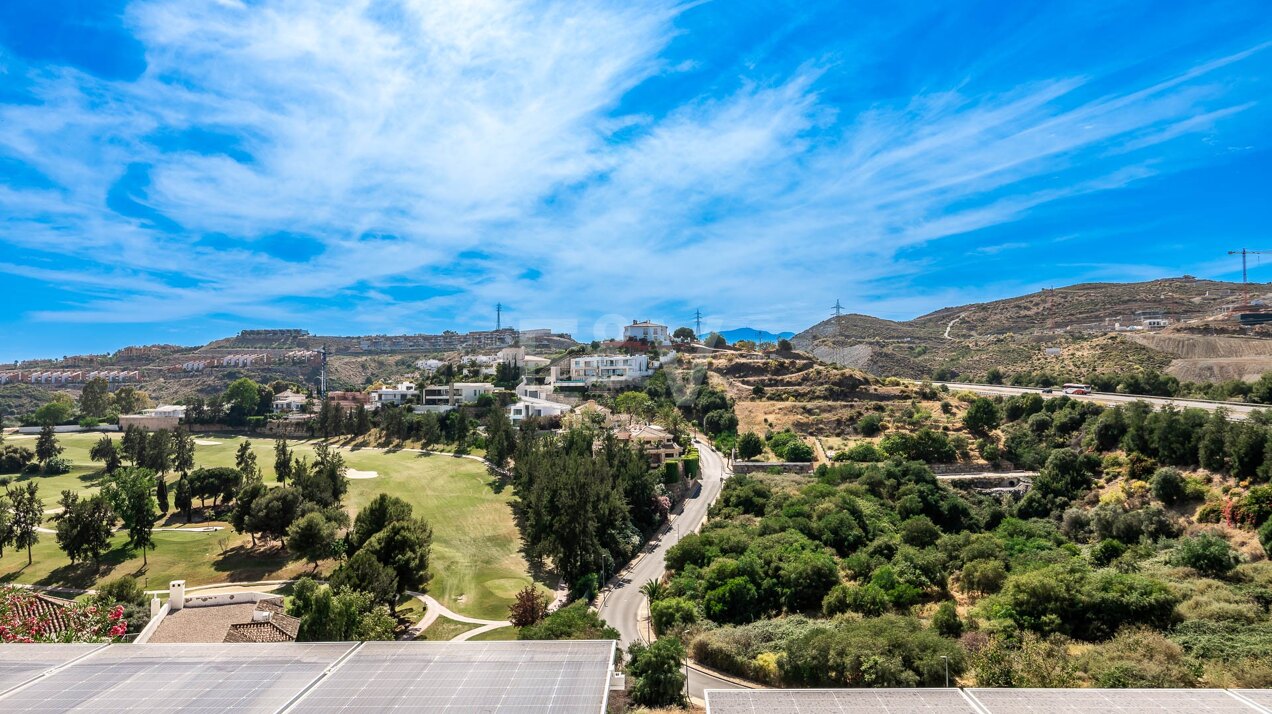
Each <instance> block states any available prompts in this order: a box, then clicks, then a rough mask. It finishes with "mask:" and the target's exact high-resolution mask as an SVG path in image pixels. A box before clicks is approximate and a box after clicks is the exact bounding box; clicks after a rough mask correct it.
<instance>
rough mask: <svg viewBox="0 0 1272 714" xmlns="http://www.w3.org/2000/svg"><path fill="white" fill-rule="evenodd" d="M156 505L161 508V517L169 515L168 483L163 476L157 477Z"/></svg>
mask: <svg viewBox="0 0 1272 714" xmlns="http://www.w3.org/2000/svg"><path fill="white" fill-rule="evenodd" d="M155 505H157V506H158V507H159V517H160V518H163V517H164V516H166V515H168V482H167V480H165V479H164V477H163V476H156V477H155Z"/></svg>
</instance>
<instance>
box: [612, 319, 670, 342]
mask: <svg viewBox="0 0 1272 714" xmlns="http://www.w3.org/2000/svg"><path fill="white" fill-rule="evenodd" d="M623 339H624V340H627V341H629V342H648V343H650V344H652V345H669V344H671V333H669V332H668V331H667V326H666V325H659V324H658V323H656V322H649V321H645V322H636V321H633V322H632V324H630V325H624V326H623Z"/></svg>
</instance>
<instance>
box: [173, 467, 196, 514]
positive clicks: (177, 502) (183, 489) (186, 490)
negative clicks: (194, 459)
mask: <svg viewBox="0 0 1272 714" xmlns="http://www.w3.org/2000/svg"><path fill="white" fill-rule="evenodd" d="M172 505H174V506H176V507H177V510H178V511H181V512H182V513H183V514H185V522H186V523H187V524H189V523H190V509H191V508H193V507H194V489H192V488H190V479H188V478H186V476H185V474H182V475H181V478H179V479H177V487H176V489H175V491H174V493H173V499H172Z"/></svg>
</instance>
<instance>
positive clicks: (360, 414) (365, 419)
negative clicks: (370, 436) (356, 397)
mask: <svg viewBox="0 0 1272 714" xmlns="http://www.w3.org/2000/svg"><path fill="white" fill-rule="evenodd" d="M370 431H371V412H368V411H367V408H366V406H365V405H363V404H358V408H357V409H355V410H354V412H353V433H354V434H357V435H358V436H364V435H366V434H367V433H369V432H370Z"/></svg>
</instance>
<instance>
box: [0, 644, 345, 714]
mask: <svg viewBox="0 0 1272 714" xmlns="http://www.w3.org/2000/svg"><path fill="white" fill-rule="evenodd" d="M352 647H353V645H352V644H351V643H337V644H288V645H283V646H281V647H280V646H277V645H272V644H232V645H227V644H175V643H174V644H147V645H111V646H109V647H106V648H103V649H102V650H101V651H99V652H96V653H94V654H91V655H89V656H88V657H85V658H84V659H81V660H79V661H77V662H75V663H73V664H71V665H70V666H69V667H65V668H63V669H60V670H58V671H56V672H54V673H52V674H50V675H48V676H47V677H44V678H42V679H39V680H36V681H35V682H33V683H31V684H30V685H28V686H26V687H22V688H20V689H18V690H16V691H14V692H12V693H10V694H8V695H7V696H5V697H3V698H0V711H4V712H5V714H11V713H15V712H67V711H76V710H82V711H93V712H126V711H133V712H135V711H145V712H148V713H150V714H157V713H159V712H177V711H183V712H209V714H212V713H214V712H228V711H233V712H262V713H264V712H270V713H272V712H276V711H278V710H279V709H281V708H282V707H283V706H284V705H285V704H287V702H289V701H290V700H291V699H292V698H293V697H294V696H295V695H296V694H297V693H299V692H300V691H302V690H303V689H304V688H305V687H306V686H307V685H309V684H310V683H311V682H313V681H314V680H315V679H316V678H317V677H318V676H319V675H321V674H322V673H323V671H324V670H326V669H327V667H329V666H330V665H331V664H333V663H334V662H335V661H336V660H337V659H339V658H340V656H341V655H343V654H344V653H346V652H348V651H349V650H350V649H352Z"/></svg>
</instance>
